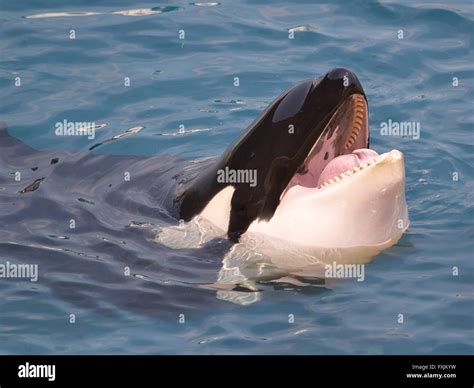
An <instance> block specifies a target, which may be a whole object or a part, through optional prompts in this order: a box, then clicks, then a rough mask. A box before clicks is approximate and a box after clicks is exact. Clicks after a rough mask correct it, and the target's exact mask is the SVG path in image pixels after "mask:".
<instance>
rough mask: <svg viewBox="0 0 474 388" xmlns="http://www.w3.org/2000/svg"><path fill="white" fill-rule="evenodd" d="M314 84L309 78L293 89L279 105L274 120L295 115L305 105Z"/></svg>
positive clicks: (276, 121) (278, 120)
mask: <svg viewBox="0 0 474 388" xmlns="http://www.w3.org/2000/svg"><path fill="white" fill-rule="evenodd" d="M312 85H313V83H312V81H311V80H308V81H304V82H301V83H299V84H298V85H296V86H295V87H294V88H293V89H291V90H290V91H289V92H288V93H287V94H286V96H285V97H283V99H282V100H281V102H280V104H279V105H278V108H277V109H276V111H275V113H274V115H273V117H272V122H273V123H278V122H280V121H283V120H286V119H289V118H291V117H293V116H295V115H296V114H297V113H298V112H299V111H300V110H301V108H302V107H303V104H304V102H305V101H306V97H307V96H308V93H309V91H310V89H311V87H312Z"/></svg>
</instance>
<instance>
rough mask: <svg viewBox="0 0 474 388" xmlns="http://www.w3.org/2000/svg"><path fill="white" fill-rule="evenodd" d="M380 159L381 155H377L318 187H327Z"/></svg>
mask: <svg viewBox="0 0 474 388" xmlns="http://www.w3.org/2000/svg"><path fill="white" fill-rule="evenodd" d="M378 159H379V156H377V157H375V158H374V159H371V160H369V161H367V162H365V163H362V164H361V165H359V166H356V167H353V168H352V169H350V170H347V171H344V172H343V173H341V174H340V175H338V176H335V177H334V178H332V179H329V180H328V181H326V182H324V183H323V184H322V185H320V186H319V187H318V189H322V188H323V187H326V186H329V185H331V184H333V183H335V182H338V181H340V180H342V179H344V178H346V177H349V176H351V175H354V174H356V173H357V172H359V171H361V170H363V169H365V168H367V167H369V166H371V165H373V164H375V163H377V160H378Z"/></svg>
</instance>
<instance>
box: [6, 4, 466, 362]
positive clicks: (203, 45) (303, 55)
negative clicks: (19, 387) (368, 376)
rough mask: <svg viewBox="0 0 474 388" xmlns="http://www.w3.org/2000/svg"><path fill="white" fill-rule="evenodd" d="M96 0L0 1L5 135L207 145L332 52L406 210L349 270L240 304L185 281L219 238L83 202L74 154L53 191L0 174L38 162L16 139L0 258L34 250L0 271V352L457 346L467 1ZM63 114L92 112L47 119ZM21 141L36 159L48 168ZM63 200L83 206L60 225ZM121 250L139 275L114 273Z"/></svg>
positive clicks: (187, 153) (141, 152)
mask: <svg viewBox="0 0 474 388" xmlns="http://www.w3.org/2000/svg"><path fill="white" fill-rule="evenodd" d="M96 3H97V2H94V1H90V0H82V1H75V2H73V3H70V4H67V3H66V2H61V1H45V2H41V4H40V3H38V2H36V1H32V0H27V1H21V2H16V1H7V0H2V1H1V6H0V9H1V13H0V26H1V27H0V28H1V32H0V34H1V35H0V36H1V39H0V47H1V53H0V55H1V57H0V59H1V64H0V101H1V102H0V120H2V121H3V122H5V123H6V125H7V126H8V128H9V132H10V134H11V135H13V136H15V137H17V138H18V139H20V140H21V141H23V142H25V143H26V144H27V145H29V146H30V147H33V148H35V149H37V150H42V151H44V152H46V154H47V155H48V156H49V155H52V152H58V153H60V154H61V155H63V154H62V153H64V152H70V150H76V151H82V152H86V151H87V149H88V148H90V147H91V146H93V145H98V146H97V148H95V149H94V151H93V152H94V153H95V154H97V155H99V156H100V155H109V154H119V155H137V156H152V155H164V154H167V155H174V156H177V157H179V158H180V159H194V158H197V157H201V156H211V155H217V154H219V153H220V152H222V151H223V150H224V149H225V148H226V146H227V145H228V144H229V143H231V142H232V141H233V140H234V139H235V138H236V137H237V136H238V135H239V134H240V133H241V132H242V131H243V130H244V129H245V128H246V127H247V126H248V125H249V124H250V123H251V122H252V121H253V119H255V117H257V116H258V114H259V113H260V112H261V111H262V109H264V108H265V106H266V105H267V104H268V103H269V102H271V101H272V100H273V98H275V97H276V96H277V95H279V94H280V93H281V92H282V91H283V90H284V89H286V88H287V87H289V86H290V85H292V84H294V83H295V82H297V81H299V80H302V79H306V78H310V77H314V76H316V75H321V74H324V73H325V72H327V71H328V70H330V69H331V68H333V67H336V66H344V67H348V68H350V69H352V70H353V71H354V72H355V73H356V74H357V75H358V77H359V79H360V81H361V83H362V85H363V87H364V89H365V92H366V94H367V97H368V101H369V110H370V123H369V124H370V134H371V147H372V148H374V149H375V150H378V151H379V152H384V151H387V150H390V149H393V148H396V149H399V150H401V151H402V152H404V154H405V160H406V173H407V182H406V195H407V201H408V206H409V214H410V220H411V224H410V228H409V231H408V232H407V233H406V234H405V236H404V237H403V238H402V239H401V240H400V242H399V243H398V244H397V245H395V246H394V247H392V248H390V249H389V250H387V251H385V252H383V253H382V254H380V255H379V256H378V257H376V258H375V259H374V261H373V262H372V263H370V264H369V265H368V266H367V268H366V274H365V281H364V282H357V281H351V280H347V281H342V282H338V283H336V284H333V285H331V286H330V287H329V286H328V287H320V286H311V285H307V286H301V287H300V286H291V285H285V284H283V285H278V284H276V285H269V284H262V285H261V290H262V292H261V298H260V301H258V302H257V303H254V304H251V305H249V306H241V305H238V304H234V303H229V302H225V301H223V300H219V299H217V298H216V295H215V294H216V293H215V291H213V290H209V289H203V288H202V287H200V284H203V283H206V282H208V283H209V282H212V281H215V277H216V274H217V271H218V269H219V260H218V258H219V255H220V254H221V252H220V251H219V249H220V248H219V247H217V248H216V247H214V248H213V249H216V250H217V251H219V252H218V253H215V251H213V249H208V250H206V251H204V252H195V251H191V250H182V251H180V250H178V251H172V250H170V249H167V248H165V247H161V246H159V244H157V243H152V242H150V241H149V236H147V235H146V233H141V232H138V231H135V229H134V231H133V232H132V231H130V229H131V228H128V229H127V228H125V225H126V224H127V223H129V222H131V221H143V222H145V221H146V222H153V220H154V219H155V218H156V217H158V215H157V216H156V217H155V216H154V215H153V214H151V213H150V214H148V215H147V214H145V213H146V212H145V211H143V212H142V213H139V212H137V213H136V214H137V215H136V216H135V215H134V213H133V211H134V209H135V208H133V206H132V207H130V206H127V207H126V209H125V207H124V208H123V209H122V208H119V207H117V208H114V207H110V206H106V204H105V203H104V205H101V204H99V203H98V202H97V201H99V200H100V195H99V194H100V193H99V192H93V190H91V191H90V192H89V193H86V194H89V196H90V197H88V198H86V199H88V200H90V198H91V197H92V198H94V201H96V202H95V203H94V204H92V203H86V202H81V201H77V197H78V195H75V193H79V192H80V186H81V185H82V182H81V181H79V180H77V179H75V178H74V166H78V164H74V163H71V164H70V166H69V167H70V169H69V170H67V169H66V170H56V175H57V176H61V177H62V179H63V180H59V182H62V187H57V188H56V189H57V190H59V189H62V190H63V192H62V194H56V193H57V192H58V191H55V190H52V189H51V188H48V180H49V182H52V181H53V180H52V179H50V178H47V179H46V180H45V181H44V182H43V183H42V186H41V188H40V189H38V190H37V191H36V192H35V193H29V194H27V195H29V197H27V196H20V194H17V193H18V189H19V188H20V189H21V187H20V186H25V184H23V185H21V184H18V185H19V186H18V185H16V186H12V183H11V182H12V175H11V174H12V173H14V172H15V171H16V170H15V169H16V168H18V167H17V163H19V164H21V162H22V161H24V163H25V165H24V166H23V167H24V170H22V171H25V174H26V181H27V182H28V183H30V182H31V181H32V180H34V179H36V178H38V177H39V176H40V175H35V174H37V173H36V172H34V171H31V170H30V169H28V168H27V167H33V165H29V164H28V163H30V161H33V160H34V161H35V163H36V159H34V157H33V156H32V157H31V158H32V159H31V158H30V157H26V156H23V154H22V153H21V152H20V153H19V154H16V155H13V156H12V158H15V163H11V164H8V163H7V164H3V165H2V167H1V170H0V176H1V181H0V187H1V188H2V190H3V194H2V191H0V263H2V262H5V261H7V260H9V261H11V262H27V263H38V265H39V271H40V278H39V281H38V282H37V283H31V282H29V281H28V280H21V281H17V280H13V279H0V295H1V298H0V353H9V354H10V353H14V354H17V353H40V354H43V353H44V354H49V353H66V354H71V353H73V354H75V353H80V354H83V353H114V354H115V353H132V354H136V353H151V354H156V353H172V354H175V353H178V354H183V353H191V354H215V353H239V354H240V353H252V354H253V353H257V354H261V353H264V354H273V353H279V354H296V353H304V354H412V353H416V354H439V353H441V354H453V353H462V354H465V353H471V354H472V353H473V350H474V335H473V329H474V303H473V302H474V293H473V291H474V287H473V284H474V282H473V281H474V265H473V264H474V260H473V259H474V249H473V220H474V211H473V194H472V193H473V188H474V187H473V186H474V185H473V158H472V155H473V121H474V117H473V105H472V104H473V91H472V87H473V86H474V84H473V80H474V71H473V65H472V63H474V56H473V52H472V48H471V39H472V37H473V32H474V21H473V20H474V7H473V5H472V2H471V1H468V0H467V1H459V0H456V1H449V2H448V1H444V2H443V1H434V0H430V1H427V2H425V1H417V0H415V1H408V0H407V1H402V2H397V3H395V2H393V3H392V2H385V1H382V2H377V1H355V2H350V3H349V2H344V1H341V2H331V3H319V2H316V1H292V2H279V1H276V2H270V1H268V2H266V1H227V0H225V1H224V0H222V1H220V2H219V3H215V4H207V6H203V5H202V4H201V5H199V4H198V3H195V4H192V3H189V2H186V1H169V2H161V3H154V2H146V1H139V2H129V3H128V4H124V3H125V2H118V1H116V2H114V1H102V2H100V3H101V5H100V6H98V5H97V4H96ZM136 9H144V10H145V11H140V12H136V11H135V12H123V11H130V10H136ZM77 12H81V13H83V14H80V15H77V16H72V15H71V13H77ZM51 13H63V14H62V15H60V16H58V15H54V14H53V15H51ZM64 13H65V14H64ZM89 13H90V14H89ZM48 14H49V15H48ZM133 14H135V16H133ZM290 29H295V33H294V39H289V30H290ZM71 30H74V33H75V39H70V35H71ZM180 30H183V31H184V39H179V31H180ZM399 30H403V39H399V36H398V34H399ZM16 77H20V79H21V85H20V86H16V85H15V78H16ZM125 77H129V78H130V86H125V85H124V79H125ZM235 77H238V78H239V86H234V78H235ZM453 77H456V78H457V80H458V84H457V86H454V85H453ZM64 119H67V120H69V121H87V122H95V123H96V124H106V126H105V127H104V128H102V129H100V130H99V131H97V137H96V139H91V140H89V139H87V138H85V137H62V138H61V137H58V136H56V135H55V133H54V126H55V123H56V122H58V121H62V120H64ZM389 119H391V120H393V121H416V122H419V123H420V125H421V133H420V138H419V139H413V138H412V137H397V136H382V135H381V133H380V123H381V122H385V121H388V120H389ZM180 125H184V133H179V128H180ZM135 127H143V129H141V131H137V133H134V134H130V135H128V136H124V137H119V138H116V140H112V141H107V142H104V141H106V140H108V139H111V138H112V137H113V136H115V135H118V134H121V133H123V132H125V131H126V130H127V129H130V128H135ZM67 150H69V151H67ZM3 152H5V151H3ZM87 152H89V151H87ZM38 160H39V162H38V163H39V164H40V167H39V170H38V173H39V174H41V173H42V172H41V171H42V170H41V169H42V168H43V171H45V169H46V170H47V169H48V168H49V170H47V171H48V173H49V172H51V171H53V172H51V173H52V174H53V173H54V170H51V169H53V168H56V167H55V166H49V167H44V165H42V164H41V163H43V162H42V161H41V160H42V159H41V160H40V159H38ZM63 160H64V158H62V159H60V162H59V164H58V165H57V166H58V167H57V168H58V169H59V168H63V167H61V166H63V165H62V164H61V163H62V161H63ZM98 160H99V159H98ZM31 163H33V162H31ZM48 163H49V160H48ZM97 165H99V164H97ZM66 166H67V165H66ZM158 167H159V166H157V168H158ZM27 171H29V172H27ZM59 171H68V173H65V172H61V173H59ZM455 173H456V174H455ZM90 174H91V175H93V171H90ZM453 174H454V175H453ZM455 176H457V178H458V179H457V180H456V179H455V178H454V177H455ZM68 177H70V178H69V180H68ZM66 183H67V184H66ZM17 186H18V187H17ZM145 186H146V184H145V183H144V187H145ZM68 189H70V190H71V191H70V192H71V193H74V194H71V195H70V196H68V195H67V193H68ZM30 194H31V195H30ZM33 195H36V196H37V197H36V198H37V199H36V202H34V201H33V200H32V199H31V198H34V197H33ZM94 195H95V196H96V197H94ZM137 195H138V196H139V194H137ZM142 199H143V198H141V197H139V200H137V202H140V200H142ZM94 201H93V202H94ZM145 202H146V201H145V199H143V203H142V204H145ZM146 204H147V205H148V203H146ZM151 206H152V204H151V205H150V209H151V208H152V207H151ZM138 208H139V206H138V205H137V209H138ZM71 213H72V214H78V217H79V219H80V221H84V223H83V224H82V226H81V227H80V228H79V229H78V231H77V232H74V233H73V232H71V231H70V230H69V229H68V227H67V220H68V219H69V217H70V214H71ZM80 217H82V218H80ZM61 220H62V221H61ZM58 236H64V237H67V238H62V239H61V238H58ZM211 248H212V247H211ZM125 265H129V266H130V267H131V268H132V272H133V274H134V275H141V276H129V277H127V278H126V280H123V279H124V277H123V276H122V273H121V272H122V271H123V267H124V266H125ZM453 267H457V269H458V275H457V276H453ZM150 279H153V281H150ZM70 314H75V317H76V321H75V323H70V321H69V319H70ZM180 314H184V317H185V321H184V323H180V322H179V317H180ZM290 314H292V315H293V316H294V323H289V318H288V317H289V315H290ZM399 314H403V318H404V319H403V323H399V322H398V320H399Z"/></svg>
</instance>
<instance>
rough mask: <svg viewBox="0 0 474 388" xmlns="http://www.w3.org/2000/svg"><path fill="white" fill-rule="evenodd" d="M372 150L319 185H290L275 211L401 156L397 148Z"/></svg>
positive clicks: (355, 177)
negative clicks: (354, 163) (381, 150)
mask: <svg viewBox="0 0 474 388" xmlns="http://www.w3.org/2000/svg"><path fill="white" fill-rule="evenodd" d="M356 151H358V150H356ZM371 151H372V150H371ZM372 152H373V156H374V157H373V158H370V159H369V160H364V161H363V162H362V163H360V164H358V165H356V166H354V167H352V168H351V169H347V170H345V171H343V172H342V173H340V174H338V175H334V176H332V178H330V179H328V180H325V181H324V182H323V183H322V184H320V185H314V186H310V187H308V186H303V185H294V186H292V187H291V188H290V189H289V190H288V191H287V192H286V193H285V195H284V196H283V197H282V199H281V201H280V204H279V206H278V208H277V212H279V211H281V210H282V209H283V208H285V207H287V206H288V205H290V204H292V203H294V202H296V201H298V200H299V199H301V198H303V197H306V196H316V195H318V194H320V193H321V194H323V193H324V192H325V191H326V190H327V189H328V187H331V186H332V185H333V184H335V183H337V182H340V181H346V180H347V181H350V180H352V179H357V174H359V173H361V172H363V171H365V170H368V168H370V167H373V166H374V165H376V164H379V163H381V162H384V161H397V160H398V159H399V158H402V157H403V155H402V154H401V152H400V151H397V150H392V151H390V152H386V153H383V154H380V155H379V154H377V153H376V152H375V151H372ZM339 158H340V157H339ZM336 159H337V158H336ZM334 160H335V159H334ZM340 183H343V182H340Z"/></svg>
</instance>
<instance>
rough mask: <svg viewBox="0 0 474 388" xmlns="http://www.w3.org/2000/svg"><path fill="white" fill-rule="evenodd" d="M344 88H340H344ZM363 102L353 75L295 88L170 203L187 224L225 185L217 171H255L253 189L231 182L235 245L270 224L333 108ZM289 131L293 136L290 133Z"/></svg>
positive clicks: (336, 74)
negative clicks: (352, 99)
mask: <svg viewBox="0 0 474 388" xmlns="http://www.w3.org/2000/svg"><path fill="white" fill-rule="evenodd" d="M344 83H345V85H344ZM356 93H357V94H361V95H363V96H364V97H365V93H364V91H363V89H362V86H361V84H360V82H359V80H358V79H357V77H356V75H355V74H354V73H353V72H351V71H350V70H347V69H344V68H336V69H333V70H331V71H330V72H328V73H327V74H326V75H325V76H324V77H319V78H314V79H309V80H306V81H303V82H300V83H298V84H296V85H295V86H293V87H291V88H290V89H288V90H287V91H285V92H284V93H283V94H281V95H280V96H279V97H278V98H277V99H276V100H275V101H273V102H272V103H271V104H270V105H269V106H268V108H267V109H266V110H265V111H264V112H263V113H262V114H261V115H260V117H259V118H258V119H257V120H255V121H254V122H253V123H252V124H251V125H250V126H249V127H248V128H247V130H246V131H245V132H244V133H243V134H242V135H241V136H240V138H239V139H237V140H236V141H235V142H234V143H233V144H232V145H231V146H230V147H229V148H228V149H227V150H226V151H225V152H224V154H223V155H222V156H221V157H220V158H219V160H218V161H217V163H215V164H214V165H212V166H211V167H209V168H208V169H207V170H205V171H203V172H202V173H201V174H200V175H199V176H198V177H197V178H196V179H195V180H193V181H192V182H191V183H190V184H188V185H184V186H183V187H181V190H180V191H181V193H180V194H179V195H178V197H177V199H176V201H175V203H176V205H177V206H178V212H179V216H180V217H181V219H183V220H185V221H189V220H191V219H192V218H193V217H194V216H196V215H197V214H199V213H200V212H201V211H202V210H203V209H204V207H205V206H206V205H207V203H208V202H209V201H210V200H211V199H212V198H213V197H214V196H215V195H216V194H217V193H218V192H219V191H221V190H222V189H223V188H224V187H226V186H228V185H229V184H228V183H218V182H217V171H218V170H219V169H224V168H225V167H226V166H228V167H229V168H230V169H235V170H238V169H248V170H256V171H257V185H256V186H255V187H251V186H250V185H249V184H248V183H234V184H232V185H233V186H234V188H235V192H234V195H233V197H232V201H231V214H230V221H229V226H228V230H227V235H228V238H229V239H230V240H232V241H234V242H237V241H238V239H239V238H240V236H241V235H242V234H243V233H245V231H246V230H247V228H248V227H249V226H250V224H251V223H252V222H253V221H254V220H256V219H261V220H269V219H270V218H271V217H272V216H273V214H274V212H275V210H276V208H277V206H278V204H279V202H280V196H281V193H282V192H283V190H284V189H285V188H286V187H287V185H288V183H289V181H290V180H291V178H292V177H293V175H294V174H295V173H296V172H297V171H298V168H299V167H300V166H301V165H302V164H303V162H304V160H305V158H306V156H307V155H308V153H309V152H310V151H311V148H312V147H313V145H314V144H315V143H316V142H317V141H318V139H319V138H320V136H321V134H322V132H323V131H324V129H325V127H326V124H327V123H328V122H329V120H330V119H331V117H332V116H333V114H334V113H335V111H336V110H337V108H338V107H339V106H340V105H341V104H342V103H343V102H344V100H345V99H346V98H348V97H349V96H351V95H352V94H356ZM290 125H292V126H293V127H294V131H293V133H291V132H292V131H290V130H289V128H290Z"/></svg>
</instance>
